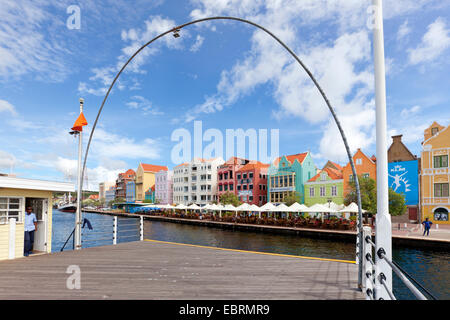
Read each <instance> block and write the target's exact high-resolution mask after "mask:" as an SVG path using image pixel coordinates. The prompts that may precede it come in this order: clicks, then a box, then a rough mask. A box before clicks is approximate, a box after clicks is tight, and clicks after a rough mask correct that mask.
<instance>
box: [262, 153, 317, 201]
mask: <svg viewBox="0 0 450 320" xmlns="http://www.w3.org/2000/svg"><path fill="white" fill-rule="evenodd" d="M268 175H269V181H268V195H269V199H268V200H269V201H270V202H274V203H281V202H283V201H284V199H285V198H286V197H287V196H289V195H292V194H298V196H299V199H298V201H299V203H304V202H305V183H306V182H307V181H308V180H309V179H311V178H312V177H313V176H315V175H316V167H315V165H314V161H313V159H312V157H311V154H310V153H309V152H304V153H299V154H293V155H288V156H282V157H278V158H277V159H276V160H275V161H274V162H273V163H272V164H271V165H270V167H269V170H268Z"/></svg>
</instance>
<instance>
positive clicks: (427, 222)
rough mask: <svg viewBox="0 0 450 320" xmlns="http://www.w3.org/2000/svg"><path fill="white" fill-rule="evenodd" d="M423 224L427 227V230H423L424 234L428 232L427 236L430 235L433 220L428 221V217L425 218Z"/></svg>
mask: <svg viewBox="0 0 450 320" xmlns="http://www.w3.org/2000/svg"><path fill="white" fill-rule="evenodd" d="M422 224H423V225H424V227H425V230H424V231H423V235H425V233H426V234H427V236H429V235H430V229H431V225H432V224H433V222H431V221H428V218H425V221H424V222H422Z"/></svg>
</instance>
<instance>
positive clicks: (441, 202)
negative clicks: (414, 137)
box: [420, 122, 450, 224]
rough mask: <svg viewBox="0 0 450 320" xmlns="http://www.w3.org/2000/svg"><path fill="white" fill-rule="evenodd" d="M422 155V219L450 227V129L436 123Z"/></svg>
mask: <svg viewBox="0 0 450 320" xmlns="http://www.w3.org/2000/svg"><path fill="white" fill-rule="evenodd" d="M422 146H423V147H422V152H421V174H420V180H421V183H420V206H421V214H422V219H425V218H429V220H431V221H432V222H433V223H435V224H448V223H449V220H448V214H449V211H450V197H449V184H450V169H449V157H450V126H447V127H443V126H441V125H440V124H438V123H436V122H434V123H433V124H432V125H431V126H430V127H428V128H427V129H426V130H425V132H424V141H423V142H422Z"/></svg>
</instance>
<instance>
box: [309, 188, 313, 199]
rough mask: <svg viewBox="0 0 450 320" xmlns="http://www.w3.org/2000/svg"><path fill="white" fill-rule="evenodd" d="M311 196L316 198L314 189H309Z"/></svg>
mask: <svg viewBox="0 0 450 320" xmlns="http://www.w3.org/2000/svg"><path fill="white" fill-rule="evenodd" d="M309 196H310V197H314V188H309Z"/></svg>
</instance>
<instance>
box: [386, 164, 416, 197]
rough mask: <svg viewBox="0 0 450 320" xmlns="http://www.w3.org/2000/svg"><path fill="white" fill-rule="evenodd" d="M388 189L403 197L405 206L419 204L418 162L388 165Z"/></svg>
mask: <svg viewBox="0 0 450 320" xmlns="http://www.w3.org/2000/svg"><path fill="white" fill-rule="evenodd" d="M388 173H389V180H388V183H389V187H390V188H392V189H394V191H395V192H397V193H403V194H404V195H405V201H406V204H407V205H417V204H418V203H419V163H418V160H412V161H402V162H391V163H389V164H388Z"/></svg>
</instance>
